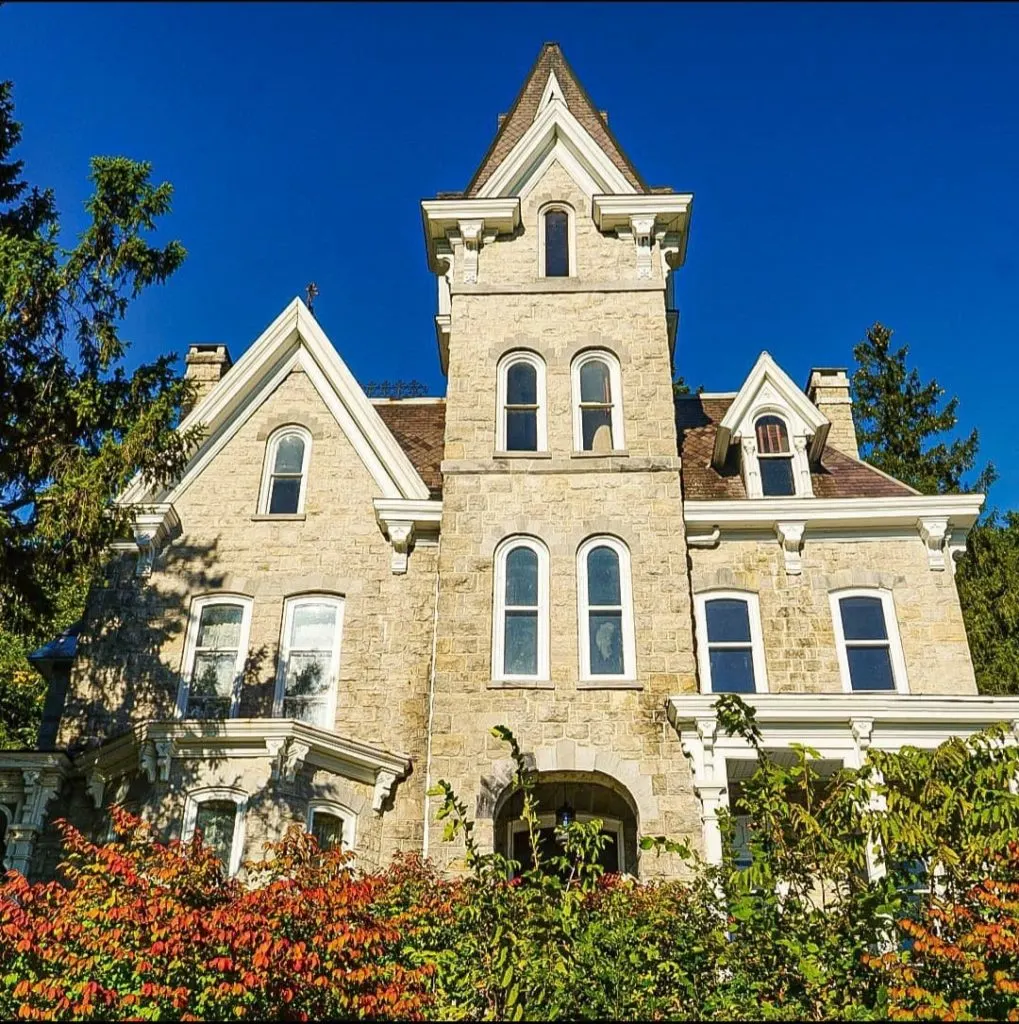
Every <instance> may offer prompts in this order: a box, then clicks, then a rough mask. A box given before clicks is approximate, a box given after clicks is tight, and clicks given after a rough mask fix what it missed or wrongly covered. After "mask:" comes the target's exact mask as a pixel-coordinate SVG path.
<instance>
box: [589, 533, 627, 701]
mask: <svg viewBox="0 0 1019 1024" xmlns="http://www.w3.org/2000/svg"><path fill="white" fill-rule="evenodd" d="M577 601H578V616H577V619H578V622H579V624H580V631H579V632H580V681H581V682H582V683H588V684H597V683H613V682H633V681H634V680H636V678H637V669H636V653H635V652H636V643H635V640H634V627H633V596H632V591H631V583H630V552H629V549H628V548H627V547H626V545H625V544H624V543H623V542H622V541H621V540H619V539H618V538H616V537H607V536H600V537H591V538H589V539H588V540H586V541H584V543H583V544H581V546H580V549H579V550H578V551H577Z"/></svg>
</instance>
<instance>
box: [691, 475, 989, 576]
mask: <svg viewBox="0 0 1019 1024" xmlns="http://www.w3.org/2000/svg"><path fill="white" fill-rule="evenodd" d="M983 504H984V496H983V495H982V494H933V495H926V494H905V495H897V496H894V497H882V498H811V499H810V500H809V501H808V500H803V499H800V498H759V499H758V500H756V501H749V500H745V499H727V500H724V501H684V502H683V519H684V521H685V523H686V527H687V543H688V544H689V545H690V546H691V547H713V546H714V545H715V544H716V543H719V542H721V541H722V540H724V539H725V537H726V535H730V536H737V535H739V536H743V537H746V536H754V535H759V536H760V537H761V539H764V537H766V536H767V535H769V534H770V535H771V536H772V537H774V536H777V537H778V539H779V542H780V543H781V545H782V549H783V553H784V555H785V558H786V571H787V572H789V573H792V574H796V573H798V572H799V571H801V567H800V566H801V555H802V551H803V546H804V541H805V540H809V539H810V537H812V536H816V537H819V538H820V537H823V538H824V539H826V540H884V539H901V538H903V537H910V536H912V537H914V538H916V539H917V540H919V541H920V542H921V543H922V544H923V545H924V548H925V550H926V552H927V564H928V566H929V567H930V568H931V570H933V571H938V570H944V569H945V567H946V565H949V564H951V559H952V557H953V556H954V555H956V554H958V553H959V552H960V551H963V550H965V545H966V536H967V535H968V533H969V531H970V530H971V529H972V527H973V525H974V524H975V523H976V521H977V519H978V517H979V516H980V510H981V509H982V507H983Z"/></svg>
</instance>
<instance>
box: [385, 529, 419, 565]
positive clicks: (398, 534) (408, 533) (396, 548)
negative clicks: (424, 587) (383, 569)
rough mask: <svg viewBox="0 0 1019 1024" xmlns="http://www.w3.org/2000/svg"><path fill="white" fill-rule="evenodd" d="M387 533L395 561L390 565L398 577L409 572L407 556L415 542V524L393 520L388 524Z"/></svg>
mask: <svg viewBox="0 0 1019 1024" xmlns="http://www.w3.org/2000/svg"><path fill="white" fill-rule="evenodd" d="M386 533H388V534H389V542H390V544H392V545H393V559H392V562H391V563H390V567H391V568H392V570H393V572H394V573H397V574H398V575H400V574H402V573H405V572H406V571H407V556H408V553H409V551H410V546H411V543H412V542H413V540H414V524H413V523H412V522H410V521H408V520H402V519H398V520H391V521H387V522H386Z"/></svg>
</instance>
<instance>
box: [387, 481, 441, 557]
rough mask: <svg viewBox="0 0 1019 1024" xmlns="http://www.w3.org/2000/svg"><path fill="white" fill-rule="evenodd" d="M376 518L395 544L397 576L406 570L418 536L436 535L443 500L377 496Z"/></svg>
mask: <svg viewBox="0 0 1019 1024" xmlns="http://www.w3.org/2000/svg"><path fill="white" fill-rule="evenodd" d="M373 504H374V507H375V518H376V519H377V520H378V524H379V528H380V529H381V530H382V533H383V535H384V536H385V537H386V539H387V540H388V541H389V543H390V544H392V546H393V557H392V561H391V563H390V568H391V569H392V571H393V572H394V573H395V574H397V575H402V574H403V573H405V572H406V571H407V562H408V559H409V557H410V552H411V549H412V548H413V546H414V541H415V539H416V537H418V536H420V535H425V534H428V535H435V534H437V533H438V532H439V524H440V523H441V522H442V500H441V499H440V498H429V499H426V500H420V499H413V498H411V499H408V498H375V499H374V500H373Z"/></svg>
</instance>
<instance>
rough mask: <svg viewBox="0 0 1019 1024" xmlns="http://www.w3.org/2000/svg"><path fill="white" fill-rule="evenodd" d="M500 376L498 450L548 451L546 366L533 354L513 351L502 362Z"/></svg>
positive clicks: (499, 369)
mask: <svg viewBox="0 0 1019 1024" xmlns="http://www.w3.org/2000/svg"><path fill="white" fill-rule="evenodd" d="M498 374H499V388H498V391H499V425H498V428H497V430H496V442H495V446H496V449H497V450H498V451H504V452H542V451H547V450H548V438H547V430H546V417H545V363H544V362H543V361H542V359H541V358H540V357H539V356H537V355H535V354H534V353H533V352H510V353H509V354H508V355H506V356H505V357H503V359H502V360H501V361H500V363H499V368H498Z"/></svg>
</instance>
